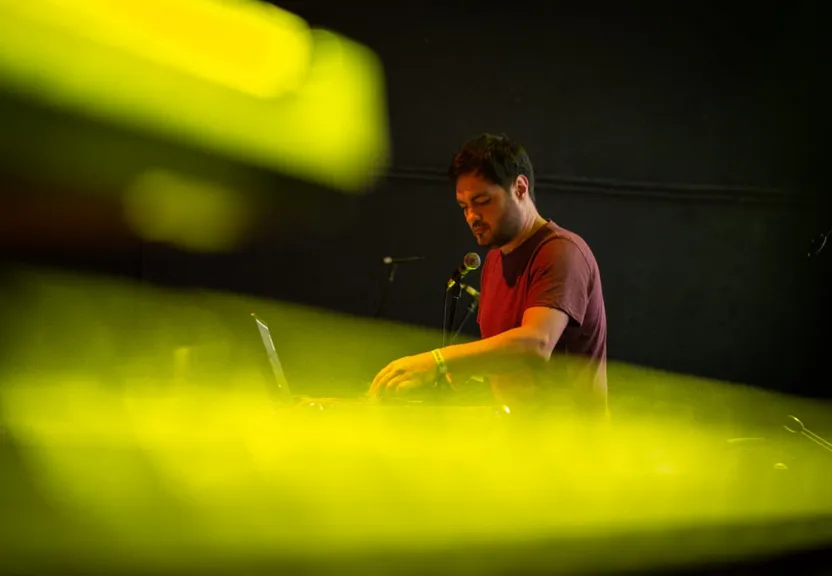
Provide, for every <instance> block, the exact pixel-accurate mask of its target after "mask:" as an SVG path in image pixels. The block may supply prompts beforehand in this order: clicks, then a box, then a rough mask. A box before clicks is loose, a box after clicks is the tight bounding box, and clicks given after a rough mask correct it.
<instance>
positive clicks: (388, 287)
mask: <svg viewBox="0 0 832 576" xmlns="http://www.w3.org/2000/svg"><path fill="white" fill-rule="evenodd" d="M388 266H389V267H390V269H389V272H388V273H387V282H386V283H385V284H384V287H383V288H382V291H381V297H380V298H379V299H378V306H376V311H375V312H374V313H373V317H375V318H379V317H380V316H381V315H382V314H384V312H385V308H386V307H387V299H388V297H389V296H390V292H391V291H392V290H393V280H395V279H396V270H397V269H398V267H399V265H398V263H396V262H393V263H392V264H388Z"/></svg>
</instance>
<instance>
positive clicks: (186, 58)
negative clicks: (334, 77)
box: [18, 0, 312, 98]
mask: <svg viewBox="0 0 832 576" xmlns="http://www.w3.org/2000/svg"><path fill="white" fill-rule="evenodd" d="M18 9H19V10H25V12H26V13H27V14H29V15H30V16H31V17H33V18H35V19H37V20H40V21H41V22H44V23H47V24H49V25H53V26H56V27H59V28H65V29H70V30H72V31H73V32H74V33H75V34H78V35H80V36H83V37H85V38H87V39H89V40H92V41H94V42H96V43H99V44H101V45H103V46H106V47H110V48H116V49H118V50H123V51H125V52H128V53H130V54H132V55H134V56H138V57H139V58H142V59H147V60H151V61H153V62H156V63H158V64H162V65H164V66H167V67H170V68H173V69H177V70H179V71H181V72H184V73H186V74H192V75H194V76H198V77H200V78H203V79H205V80H209V81H211V82H216V83H218V84H221V85H223V86H226V87H228V88H232V89H235V90H240V91H242V92H246V93H248V94H252V95H254V96H259V97H264V98H269V97H275V96H278V95H280V94H281V93H283V92H286V91H291V90H295V89H297V87H298V86H300V84H301V83H302V81H303V78H304V76H305V74H306V71H307V68H308V66H309V62H310V57H311V51H312V38H311V33H310V31H309V29H308V27H307V26H306V23H305V22H303V20H301V19H300V18H298V17H297V16H294V15H293V14H290V13H288V12H285V11H283V10H281V9H279V8H277V7H275V6H271V5H268V4H264V3H260V2H246V1H241V0H225V1H223V2H218V1H209V0H176V1H175V2H170V1H168V0H84V1H83V2H66V1H64V0H28V1H27V2H20V3H18Z"/></svg>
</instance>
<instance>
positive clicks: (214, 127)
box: [0, 0, 388, 191]
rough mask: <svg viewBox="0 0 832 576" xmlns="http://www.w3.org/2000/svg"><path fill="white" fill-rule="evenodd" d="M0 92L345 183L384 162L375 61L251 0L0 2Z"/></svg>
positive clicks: (367, 176) (355, 182) (368, 175)
mask: <svg viewBox="0 0 832 576" xmlns="http://www.w3.org/2000/svg"><path fill="white" fill-rule="evenodd" d="M0 88H5V89H7V90H11V91H14V92H17V93H21V94H23V95H24V96H26V97H31V98H35V99H36V100H38V101H40V102H44V103H46V104H48V105H50V106H56V107H59V108H62V109H66V110H70V111H72V112H75V113H81V114H84V115H89V116H92V117H94V118H99V119H103V120H105V121H108V122H115V123H117V124H121V125H124V126H127V127H129V128H131V129H138V130H140V131H149V132H153V133H157V134H160V135H162V136H164V137H168V138H173V139H175V140H180V141H185V142H187V143H188V144H190V145H192V146H196V147H205V148H208V149H209V150H211V151H213V152H217V153H220V154H223V155H229V156H231V157H232V158H239V159H242V160H244V161H246V162H250V163H252V164H254V165H258V166H265V167H268V168H272V169H278V170H280V171H282V172H286V173H288V174H292V175H296V176H299V177H301V178H304V179H310V180H314V181H316V182H320V183H323V184H325V185H331V186H334V187H336V188H340V189H342V190H345V191H359V190H362V189H364V188H365V187H366V186H367V184H368V183H369V182H370V181H371V180H372V179H373V178H374V177H376V176H377V175H378V173H379V171H381V170H383V168H384V166H385V164H386V162H387V159H388V134H387V120H386V113H387V111H386V104H385V96H384V80H383V73H382V69H381V66H380V63H379V62H378V60H377V59H376V58H375V56H374V55H373V54H372V53H371V52H370V51H369V50H367V49H365V48H364V47H362V46H360V45H358V44H356V43H354V42H351V41H349V40H347V39H346V38H343V37H341V36H339V35H337V34H334V33H332V32H325V31H319V30H310V29H309V28H308V27H307V26H306V23H305V22H303V21H302V20H301V19H300V18H298V17H296V16H294V15H292V14H290V13H288V12H285V11H283V10H280V9H278V8H276V7H274V6H270V5H266V4H263V3H260V2H255V1H252V0H177V1H163V0H83V1H80V2H64V1H57V0H26V1H25V2H20V1H15V0H0Z"/></svg>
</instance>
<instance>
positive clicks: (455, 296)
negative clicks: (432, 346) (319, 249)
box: [442, 280, 462, 346]
mask: <svg viewBox="0 0 832 576" xmlns="http://www.w3.org/2000/svg"><path fill="white" fill-rule="evenodd" d="M449 291H450V293H451V304H450V306H449V307H448V308H449V309H448V311H447V312H448V314H447V315H446V316H445V325H444V326H443V327H442V346H445V344H446V339H447V337H448V335H449V334H450V333H451V330H453V326H454V319H455V318H456V306H457V303H458V302H459V296H460V295H461V294H462V284H461V283H460V282H459V281H458V280H457V281H456V282H454V285H453V286H451V288H450V289H449ZM447 301H448V293H447V292H446V293H445V302H446V303H447Z"/></svg>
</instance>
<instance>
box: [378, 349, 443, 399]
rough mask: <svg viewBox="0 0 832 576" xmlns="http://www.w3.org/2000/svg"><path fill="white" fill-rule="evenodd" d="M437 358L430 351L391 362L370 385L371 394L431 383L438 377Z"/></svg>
mask: <svg viewBox="0 0 832 576" xmlns="http://www.w3.org/2000/svg"><path fill="white" fill-rule="evenodd" d="M436 376H437V367H436V360H435V359H434V358H433V354H431V353H430V352H424V353H422V354H417V355H415V356H406V357H404V358H399V359H398V360H394V361H393V362H390V364H388V365H387V366H385V367H384V369H383V370H382V371H381V372H379V373H378V374H377V375H376V377H375V378H373V383H372V385H371V386H370V396H385V395H388V394H396V393H398V392H403V391H405V390H413V389H415V388H419V387H421V386H424V385H425V384H431V383H433V381H434V380H435V379H436Z"/></svg>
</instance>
